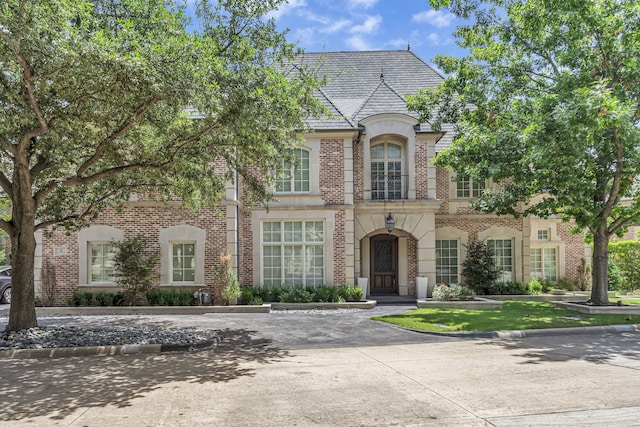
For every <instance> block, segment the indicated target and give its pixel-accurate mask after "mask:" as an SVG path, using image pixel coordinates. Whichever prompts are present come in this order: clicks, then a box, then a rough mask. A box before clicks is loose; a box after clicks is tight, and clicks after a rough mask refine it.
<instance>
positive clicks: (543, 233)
mask: <svg viewBox="0 0 640 427" xmlns="http://www.w3.org/2000/svg"><path fill="white" fill-rule="evenodd" d="M538 240H549V229H548V228H544V229H542V230H538Z"/></svg>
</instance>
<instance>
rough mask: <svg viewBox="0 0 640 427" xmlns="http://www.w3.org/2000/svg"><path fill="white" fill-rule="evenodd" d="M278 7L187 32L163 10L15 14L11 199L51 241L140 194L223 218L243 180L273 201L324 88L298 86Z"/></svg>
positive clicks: (9, 14) (219, 8)
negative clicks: (232, 189) (61, 230)
mask: <svg viewBox="0 0 640 427" xmlns="http://www.w3.org/2000/svg"><path fill="white" fill-rule="evenodd" d="M280 3H281V2H280V1H268V2H264V1H258V0H240V1H237V0H234V1H223V2H208V1H199V5H198V10H199V16H198V17H197V18H196V21H197V22H194V27H196V28H200V30H199V31H198V32H189V31H187V22H186V19H185V16H184V15H183V14H182V11H181V7H180V6H179V4H178V3H174V2H166V1H164V0H151V1H141V0H122V1H118V2H113V1H110V0H97V1H91V2H89V1H84V0H77V1H48V0H39V1H32V2H22V1H18V0H10V1H8V2H4V3H3V5H1V6H0V11H1V12H2V13H1V14H0V15H1V16H0V67H1V68H2V73H0V86H1V88H0V89H1V90H0V105H3V108H4V114H2V115H0V154H1V155H2V158H3V159H6V160H7V161H5V162H2V164H1V165H0V185H1V186H2V189H3V190H4V192H5V193H6V194H8V195H10V197H29V198H31V197H33V203H35V209H37V216H38V218H39V225H38V227H39V228H44V227H46V226H50V225H54V224H60V225H63V226H65V227H68V228H74V227H77V226H82V225H83V223H84V221H85V220H86V219H87V218H91V217H92V216H93V215H95V214H96V213H97V212H99V211H100V209H102V208H104V207H105V206H108V205H117V204H118V203H120V202H122V201H124V200H127V199H128V197H129V196H130V195H131V194H132V193H133V192H136V191H140V192H143V193H149V194H154V195H157V196H159V197H160V198H163V199H175V198H181V199H183V201H184V202H185V204H186V205H188V206H192V207H197V206H200V205H202V204H209V205H214V204H216V203H217V202H218V201H219V200H220V197H221V196H222V195H223V190H224V188H225V185H226V183H227V182H228V181H233V180H234V179H235V178H236V172H238V173H239V174H240V175H245V178H246V180H247V182H249V183H251V184H252V185H250V186H249V187H248V188H247V190H248V192H247V198H248V199H249V200H255V201H260V200H263V199H265V197H267V195H266V192H265V182H264V180H263V179H262V177H265V176H268V174H267V171H268V170H270V169H271V167H272V166H273V165H274V164H275V163H276V161H277V160H278V159H279V158H278V153H281V152H282V151H283V150H284V149H285V148H288V147H292V146H294V145H295V144H296V141H295V139H294V138H293V137H292V135H293V134H294V132H295V131H296V130H298V129H302V128H303V127H304V118H305V117H306V115H307V114H316V115H318V114H319V113H320V112H321V108H320V105H319V104H318V103H317V101H315V99H314V98H313V96H312V93H313V90H314V89H315V88H316V87H317V86H318V85H319V81H318V80H317V79H316V78H315V77H314V76H313V75H312V74H310V73H306V72H303V71H304V70H299V72H296V73H294V74H290V72H291V71H292V67H291V66H290V65H288V64H291V63H292V58H293V56H292V55H293V53H294V49H293V46H292V45H291V44H289V43H288V42H287V41H286V39H285V37H284V34H283V33H280V32H278V31H276V29H275V26H274V24H273V22H269V21H266V20H264V19H263V16H264V14H265V13H266V12H268V11H269V10H271V9H272V8H273V7H276V6H277V5H278V4H280ZM288 74H290V75H289V76H288ZM287 76H288V77H289V78H287ZM18 163H20V164H23V165H27V167H28V169H29V171H30V173H29V174H28V176H26V175H25V178H27V182H24V183H21V184H20V186H21V188H29V187H30V188H31V191H30V192H28V193H23V194H20V195H19V194H17V193H16V192H15V191H14V189H15V188H16V185H17V183H16V182H15V178H14V174H15V172H16V170H17V169H16V164H18ZM213 164H215V165H216V166H215V167H214V168H212V167H211V165H213ZM14 202H15V200H14ZM0 226H1V227H2V228H4V229H5V230H7V231H9V232H13V231H16V230H12V229H11V227H12V226H13V224H12V223H11V221H5V222H0Z"/></svg>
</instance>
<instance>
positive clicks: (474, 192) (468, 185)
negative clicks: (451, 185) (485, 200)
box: [456, 175, 484, 199]
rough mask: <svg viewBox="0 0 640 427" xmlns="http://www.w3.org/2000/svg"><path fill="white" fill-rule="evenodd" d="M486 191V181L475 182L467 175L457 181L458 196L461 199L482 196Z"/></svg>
mask: <svg viewBox="0 0 640 427" xmlns="http://www.w3.org/2000/svg"><path fill="white" fill-rule="evenodd" d="M482 191H484V182H474V181H473V180H472V179H471V178H469V177H468V176H466V175H463V176H461V177H460V179H459V180H458V181H456V197H458V198H460V199H468V198H476V197H480V195H481V194H482Z"/></svg>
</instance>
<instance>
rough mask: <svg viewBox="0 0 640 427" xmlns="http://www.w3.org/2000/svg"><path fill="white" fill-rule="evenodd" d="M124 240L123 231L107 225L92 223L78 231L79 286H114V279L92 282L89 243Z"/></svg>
mask: <svg viewBox="0 0 640 427" xmlns="http://www.w3.org/2000/svg"><path fill="white" fill-rule="evenodd" d="M121 240H124V232H123V231H122V230H119V229H117V228H115V227H111V226H108V225H92V226H90V227H88V228H83V229H82V230H80V231H78V278H79V284H78V286H79V287H91V286H101V287H104V286H107V287H112V286H116V282H115V281H111V282H92V281H91V269H90V264H91V251H90V244H91V243H92V242H96V243H109V242H117V241H121Z"/></svg>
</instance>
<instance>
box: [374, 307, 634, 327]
mask: <svg viewBox="0 0 640 427" xmlns="http://www.w3.org/2000/svg"><path fill="white" fill-rule="evenodd" d="M372 319H373V320H379V321H382V322H388V323H392V324H394V325H398V326H402V327H405V328H411V329H417V330H421V331H432V332H489V331H509V330H521V329H547V328H570V327H576V326H602V325H625V324H633V323H640V316H635V315H629V314H584V313H578V312H576V311H569V310H564V309H561V308H556V307H553V306H551V305H550V304H549V303H546V302H520V301H505V302H504V304H503V305H502V309H500V310H454V309H444V308H419V309H417V310H413V311H409V312H406V313H402V314H395V315H390V316H376V317H373V318H372Z"/></svg>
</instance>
